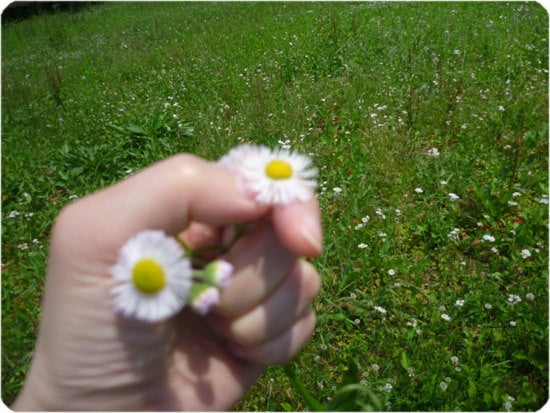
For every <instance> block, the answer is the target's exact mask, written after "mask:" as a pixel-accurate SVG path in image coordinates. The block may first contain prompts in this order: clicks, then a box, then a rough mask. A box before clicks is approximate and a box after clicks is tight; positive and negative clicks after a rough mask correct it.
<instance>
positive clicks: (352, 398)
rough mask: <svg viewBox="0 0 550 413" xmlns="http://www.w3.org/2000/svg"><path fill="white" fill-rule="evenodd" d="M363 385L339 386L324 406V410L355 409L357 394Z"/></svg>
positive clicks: (341, 410) (343, 410) (342, 410)
mask: <svg viewBox="0 0 550 413" xmlns="http://www.w3.org/2000/svg"><path fill="white" fill-rule="evenodd" d="M362 389H363V386H361V385H359V384H348V385H347V386H343V387H340V388H339V389H338V391H337V392H336V393H335V394H334V396H332V400H331V402H330V403H329V404H328V405H327V406H326V411H333V412H345V411H352V410H356V407H357V396H358V395H359V392H360V390H362Z"/></svg>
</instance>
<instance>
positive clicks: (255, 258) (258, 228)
mask: <svg viewBox="0 0 550 413" xmlns="http://www.w3.org/2000/svg"><path fill="white" fill-rule="evenodd" d="M224 259H226V260H227V261H229V262H231V263H232V264H233V266H234V269H235V270H234V274H233V279H232V280H231V283H230V284H229V286H227V287H226V288H225V289H224V290H223V293H222V295H221V301H220V305H219V306H218V308H217V313H218V314H220V315H223V316H227V317H235V316H237V315H240V314H243V313H245V312H247V311H249V310H250V309H251V308H253V307H255V306H257V305H258V304H259V303H260V302H262V301H263V300H264V299H265V297H267V296H268V295H270V294H271V292H272V291H274V290H275V288H276V287H277V286H278V285H279V284H280V283H281V282H282V280H283V279H284V277H285V275H286V274H287V273H288V271H289V270H290V269H291V268H292V266H293V265H294V261H295V260H296V256H295V255H293V254H291V253H290V252H289V251H288V250H287V249H286V248H285V247H284V246H283V245H282V244H281V242H280V241H279V240H278V238H277V236H276V234H275V233H274V232H273V230H272V229H271V225H270V223H269V222H268V221H267V220H263V221H261V222H258V223H257V224H256V225H254V226H252V227H250V228H248V229H247V232H246V236H245V237H243V238H242V239H241V240H239V241H238V242H237V243H235V245H234V246H233V247H232V248H231V250H230V251H229V252H228V253H227V254H226V255H225V256H224Z"/></svg>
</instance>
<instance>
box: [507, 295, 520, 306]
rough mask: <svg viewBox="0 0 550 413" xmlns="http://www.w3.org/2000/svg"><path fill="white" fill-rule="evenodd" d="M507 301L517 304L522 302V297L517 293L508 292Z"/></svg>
mask: <svg viewBox="0 0 550 413" xmlns="http://www.w3.org/2000/svg"><path fill="white" fill-rule="evenodd" d="M507 301H508V304H510V305H516V304H517V303H520V302H521V297H520V296H519V295H517V294H508V298H507Z"/></svg>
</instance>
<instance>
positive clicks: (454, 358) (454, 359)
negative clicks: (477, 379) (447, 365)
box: [451, 356, 458, 366]
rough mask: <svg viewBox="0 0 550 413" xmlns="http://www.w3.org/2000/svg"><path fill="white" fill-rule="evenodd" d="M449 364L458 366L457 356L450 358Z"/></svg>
mask: <svg viewBox="0 0 550 413" xmlns="http://www.w3.org/2000/svg"><path fill="white" fill-rule="evenodd" d="M451 363H453V364H454V365H455V366H456V365H457V364H458V357H457V356H452V357H451Z"/></svg>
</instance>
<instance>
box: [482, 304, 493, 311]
mask: <svg viewBox="0 0 550 413" xmlns="http://www.w3.org/2000/svg"><path fill="white" fill-rule="evenodd" d="M483 307H485V308H486V309H487V310H490V309H491V308H493V306H492V304H491V303H485V305H484V306H483Z"/></svg>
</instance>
